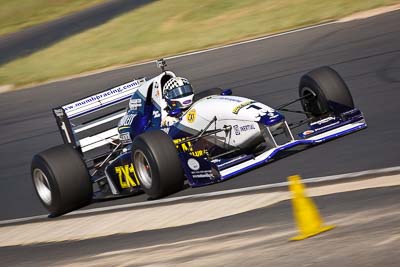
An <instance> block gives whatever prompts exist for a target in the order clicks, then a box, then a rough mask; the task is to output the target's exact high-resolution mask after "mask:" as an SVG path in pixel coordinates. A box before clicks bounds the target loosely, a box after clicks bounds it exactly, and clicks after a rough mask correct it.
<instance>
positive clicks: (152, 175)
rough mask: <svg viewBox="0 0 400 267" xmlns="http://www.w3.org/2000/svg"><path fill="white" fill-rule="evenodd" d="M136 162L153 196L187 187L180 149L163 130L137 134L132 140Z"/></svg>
mask: <svg viewBox="0 0 400 267" xmlns="http://www.w3.org/2000/svg"><path fill="white" fill-rule="evenodd" d="M132 162H133V165H134V167H135V172H136V174H137V176H138V178H139V180H140V183H141V186H142V189H143V191H144V192H145V193H146V194H147V195H148V196H149V197H150V198H152V199H157V198H161V197H164V196H167V195H170V194H173V193H176V192H178V191H180V190H182V189H183V184H184V173H183V169H182V165H181V161H180V159H179V156H178V152H177V149H176V147H175V145H174V144H173V142H172V140H171V138H170V137H169V136H168V135H167V134H166V133H164V132H163V131H159V130H155V131H149V132H146V133H143V134H141V135H139V136H137V137H136V138H135V139H134V140H133V143H132Z"/></svg>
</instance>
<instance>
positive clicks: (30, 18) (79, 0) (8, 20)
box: [0, 0, 105, 35]
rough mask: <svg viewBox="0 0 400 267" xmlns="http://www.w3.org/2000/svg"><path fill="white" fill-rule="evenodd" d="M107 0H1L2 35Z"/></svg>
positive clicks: (0, 25) (0, 31)
mask: <svg viewBox="0 0 400 267" xmlns="http://www.w3.org/2000/svg"><path fill="white" fill-rule="evenodd" d="M104 1H105V0H74V1H68V0H0V6H1V8H0V35H4V34H7V33H12V32H16V31H19V30H22V29H24V28H27V27H30V26H33V25H36V24H40V23H43V22H46V21H50V20H53V19H56V18H59V17H61V16H64V15H66V14H69V13H73V12H75V11H78V10H82V9H85V8H88V7H90V6H93V5H95V4H98V3H101V2H104Z"/></svg>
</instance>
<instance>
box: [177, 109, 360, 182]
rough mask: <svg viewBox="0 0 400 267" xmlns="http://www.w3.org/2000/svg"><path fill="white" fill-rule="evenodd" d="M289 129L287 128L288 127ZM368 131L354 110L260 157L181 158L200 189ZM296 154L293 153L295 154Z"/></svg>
mask: <svg viewBox="0 0 400 267" xmlns="http://www.w3.org/2000/svg"><path fill="white" fill-rule="evenodd" d="M286 126H287V124H286ZM366 127H367V123H366V122H365V119H364V117H363V115H362V113H361V112H360V111H359V110H358V109H355V110H352V111H350V112H346V113H344V114H341V116H338V117H329V118H328V119H327V118H325V119H323V120H321V121H317V122H314V123H312V124H311V125H310V127H309V129H308V130H307V131H305V132H303V134H300V139H294V138H293V136H292V138H291V140H289V141H288V142H287V143H284V144H282V145H276V146H275V147H273V148H271V149H268V150H266V151H264V152H263V153H261V154H258V155H254V154H243V155H240V156H236V157H234V158H231V159H228V160H226V159H220V160H218V159H217V160H213V161H209V160H207V158H204V157H193V156H192V155H190V154H188V153H184V152H181V153H179V156H180V158H181V161H182V165H183V168H184V171H185V174H186V176H187V178H188V182H189V184H190V186H192V187H197V186H203V185H208V184H213V183H217V182H221V181H224V180H227V179H229V178H231V177H234V176H236V175H238V174H241V173H243V172H246V171H248V170H251V169H254V168H256V167H259V166H261V165H264V164H267V163H269V162H271V161H272V160H274V159H275V158H276V157H277V156H278V155H279V154H280V152H287V151H291V150H292V149H296V150H298V148H301V147H302V146H303V147H309V146H313V145H318V144H321V143H323V142H327V141H329V140H331V139H334V138H338V137H341V136H344V135H347V134H350V133H353V132H356V131H359V130H361V129H364V128H366ZM296 150H295V151H293V152H296Z"/></svg>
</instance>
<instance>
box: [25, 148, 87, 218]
mask: <svg viewBox="0 0 400 267" xmlns="http://www.w3.org/2000/svg"><path fill="white" fill-rule="evenodd" d="M31 174H32V181H33V185H34V187H35V190H36V193H37V195H38V197H39V199H40V201H41V202H42V204H43V205H44V206H45V208H46V209H47V210H48V211H49V212H50V216H51V217H55V216H60V215H62V214H65V213H67V212H70V211H73V210H76V209H79V208H81V207H84V206H86V205H88V204H89V203H90V202H91V200H92V195H93V188H92V182H91V179H90V175H89V172H88V170H87V168H86V165H85V163H84V161H83V160H82V158H81V156H80V154H79V153H78V152H77V151H76V150H75V149H73V148H72V146H71V145H66V144H64V145H59V146H55V147H52V148H50V149H47V150H45V151H43V152H40V153H39V154H37V155H35V156H34V157H33V159H32V164H31Z"/></svg>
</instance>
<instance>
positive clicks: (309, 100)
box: [302, 87, 322, 115]
mask: <svg viewBox="0 0 400 267" xmlns="http://www.w3.org/2000/svg"><path fill="white" fill-rule="evenodd" d="M302 97H305V98H303V104H304V106H305V109H307V110H306V111H308V112H311V113H312V114H313V115H314V114H316V113H321V111H322V108H321V105H320V103H319V101H318V98H317V95H316V94H315V92H314V91H313V90H311V89H310V88H308V87H304V88H303V93H302Z"/></svg>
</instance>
